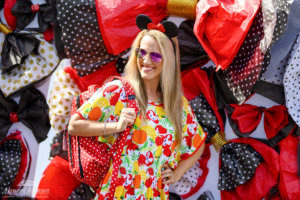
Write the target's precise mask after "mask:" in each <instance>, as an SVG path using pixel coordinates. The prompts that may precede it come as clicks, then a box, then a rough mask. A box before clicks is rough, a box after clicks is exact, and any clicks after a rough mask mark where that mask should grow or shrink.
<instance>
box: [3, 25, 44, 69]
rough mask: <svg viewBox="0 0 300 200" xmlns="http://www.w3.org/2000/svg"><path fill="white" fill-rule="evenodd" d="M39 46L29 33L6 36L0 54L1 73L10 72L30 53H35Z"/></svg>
mask: <svg viewBox="0 0 300 200" xmlns="http://www.w3.org/2000/svg"><path fill="white" fill-rule="evenodd" d="M1 25H2V26H4V25H3V24H1ZM39 45H40V41H39V40H38V39H36V38H35V37H34V36H32V35H31V34H29V33H21V32H20V33H18V32H12V33H8V34H6V35H5V39H4V43H3V47H2V53H1V64H2V68H3V70H2V72H3V73H6V72H8V71H10V70H12V69H13V68H15V67H17V66H18V65H19V64H21V63H22V62H23V61H24V60H25V59H26V58H27V57H28V56H29V55H30V54H31V53H37V49H38V48H39Z"/></svg>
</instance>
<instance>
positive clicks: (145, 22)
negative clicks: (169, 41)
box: [136, 14, 178, 38]
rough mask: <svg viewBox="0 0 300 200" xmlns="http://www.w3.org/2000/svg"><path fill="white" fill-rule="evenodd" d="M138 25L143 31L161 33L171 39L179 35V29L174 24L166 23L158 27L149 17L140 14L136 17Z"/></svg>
mask: <svg viewBox="0 0 300 200" xmlns="http://www.w3.org/2000/svg"><path fill="white" fill-rule="evenodd" d="M136 25H137V26H138V27H139V29H141V30H144V29H147V30H158V31H161V32H163V33H165V34H166V35H167V36H168V37H169V38H172V37H176V36H177V35H178V28H177V26H176V24H174V23H173V22H171V21H164V22H162V23H161V24H157V25H156V24H154V23H153V22H152V20H151V19H150V18H149V17H148V16H147V15H143V14H140V15H138V16H137V17H136Z"/></svg>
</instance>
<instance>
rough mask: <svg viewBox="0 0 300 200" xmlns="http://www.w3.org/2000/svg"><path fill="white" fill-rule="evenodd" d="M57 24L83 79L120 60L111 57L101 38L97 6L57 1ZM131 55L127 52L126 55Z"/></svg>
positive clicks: (74, 0) (81, 0) (82, 0)
mask: <svg viewBox="0 0 300 200" xmlns="http://www.w3.org/2000/svg"><path fill="white" fill-rule="evenodd" d="M57 20H58V23H59V25H60V26H61V39H62V41H63V43H64V45H65V51H66V54H67V56H68V57H69V58H71V63H72V66H73V67H74V68H75V69H76V70H77V73H78V75H79V76H81V77H82V76H86V75H88V74H91V73H93V72H95V71H96V70H97V69H98V68H100V67H101V66H103V65H105V64H108V63H110V62H112V61H114V60H117V59H118V57H119V56H121V55H118V56H114V55H109V54H108V53H107V50H106V48H105V45H104V43H103V39H102V36H101V34H100V30H99V26H98V22H97V14H96V8H95V2H94V1H89V0H61V1H57ZM125 53H127V51H125V52H123V53H122V55H123V54H125Z"/></svg>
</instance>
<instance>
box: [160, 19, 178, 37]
mask: <svg viewBox="0 0 300 200" xmlns="http://www.w3.org/2000/svg"><path fill="white" fill-rule="evenodd" d="M162 25H163V26H164V28H165V30H166V32H165V34H166V35H167V36H168V37H169V38H172V37H176V36H177V35H178V27H177V26H176V24H174V23H173V22H171V21H164V22H163V23H162Z"/></svg>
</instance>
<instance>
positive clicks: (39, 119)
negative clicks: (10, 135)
mask: <svg viewBox="0 0 300 200" xmlns="http://www.w3.org/2000/svg"><path fill="white" fill-rule="evenodd" d="M48 111H49V108H48V105H47V102H46V99H45V97H44V95H43V94H42V93H41V92H40V91H39V90H38V89H36V88H34V87H31V88H29V89H27V90H25V91H24V92H23V93H22V95H21V98H20V102H19V105H17V103H16V102H15V101H14V100H12V99H7V98H5V97H4V95H3V93H2V91H0V140H1V139H3V138H4V137H5V136H6V134H7V132H8V130H9V128H10V127H11V125H12V123H15V122H18V121H20V122H22V123H23V124H24V125H25V126H27V127H28V128H29V129H31V130H32V132H33V134H34V136H35V138H36V140H37V141H38V142H39V143H40V142H41V141H43V140H44V139H46V138H47V134H48V131H49V129H50V122H49V115H48Z"/></svg>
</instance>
